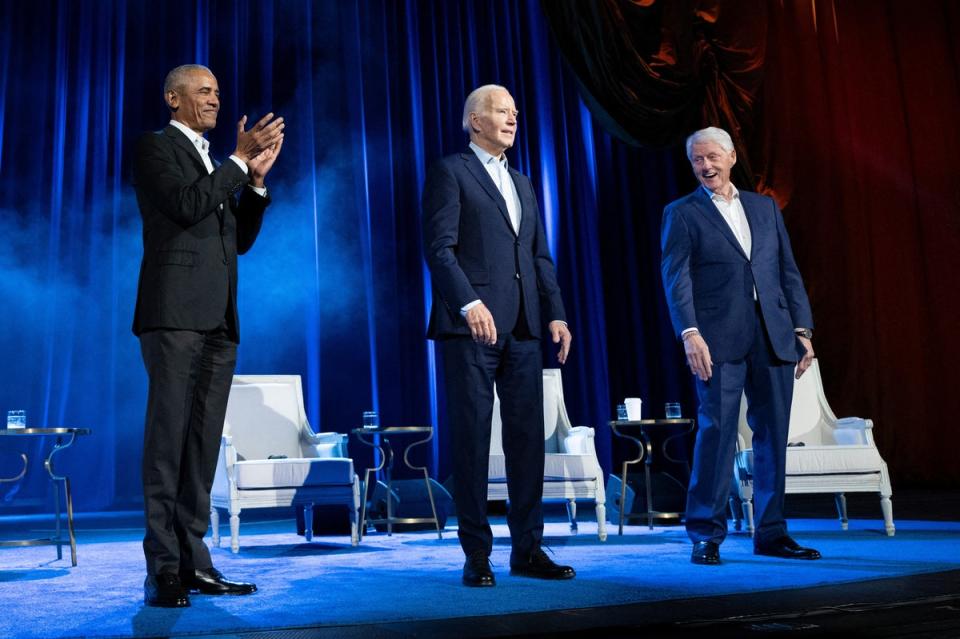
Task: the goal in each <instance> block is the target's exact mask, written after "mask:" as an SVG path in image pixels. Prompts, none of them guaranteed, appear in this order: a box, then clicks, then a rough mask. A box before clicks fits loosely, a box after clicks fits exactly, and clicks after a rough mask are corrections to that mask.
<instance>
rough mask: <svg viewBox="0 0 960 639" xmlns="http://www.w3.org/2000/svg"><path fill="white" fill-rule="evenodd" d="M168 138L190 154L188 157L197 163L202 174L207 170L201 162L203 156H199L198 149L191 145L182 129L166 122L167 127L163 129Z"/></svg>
mask: <svg viewBox="0 0 960 639" xmlns="http://www.w3.org/2000/svg"><path fill="white" fill-rule="evenodd" d="M163 132H164V133H165V134H166V135H167V137H168V138H170V139H171V140H173V143H174V144H176V145H179V146H180V148H182V149H183V150H185V151H186V152H187V153H189V154H190V157H192V158H193V160H194V161H195V162H196V163H197V165H199V167H200V170H201V171H203V173H204V174H206V172H207V166H206V165H205V164H204V163H203V158H202V157H200V151H198V150H197V147H195V146H193V142H191V141H190V140H188V139H187V136H185V135H184V134H183V131H181V130H179V129H178V128H177V127H175V126H173V125H172V124H168V125H167V127H166V128H165V129H164V130H163Z"/></svg>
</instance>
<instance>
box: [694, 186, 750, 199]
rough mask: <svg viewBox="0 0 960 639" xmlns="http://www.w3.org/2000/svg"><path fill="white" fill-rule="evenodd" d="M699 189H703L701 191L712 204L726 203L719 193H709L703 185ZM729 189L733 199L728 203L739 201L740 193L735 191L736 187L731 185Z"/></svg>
mask: <svg viewBox="0 0 960 639" xmlns="http://www.w3.org/2000/svg"><path fill="white" fill-rule="evenodd" d="M700 188H701V189H703V191H704V192H705V193H706V194H707V197H708V198H710V199H711V200H713V201H714V202H723V203H724V204H726V203H727V201H726V199H724V197H723V196H722V195H720V194H719V193H714V192H713V191H711V190H710V189H708V188H707V187H705V186H703V185H701V186H700ZM730 189H731V190H732V191H733V197H732V198H730V201H731V202H732V201H733V200H739V199H740V191H738V190H737V187H735V186H734V185H733V184H731V185H730Z"/></svg>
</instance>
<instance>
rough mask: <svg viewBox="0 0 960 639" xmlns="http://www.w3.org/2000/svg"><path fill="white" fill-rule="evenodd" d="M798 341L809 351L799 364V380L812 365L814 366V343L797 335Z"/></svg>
mask: <svg viewBox="0 0 960 639" xmlns="http://www.w3.org/2000/svg"><path fill="white" fill-rule="evenodd" d="M797 339H798V340H800V343H801V344H803V347H804V348H805V349H807V352H806V354H805V355H804V356H803V359H801V360H800V361H799V362H797V379H800V376H801V375H803V374H804V373H805V372H806V371H807V369H808V368H810V365H811V364H813V358H814V354H813V342H812V341H810V340H809V339H807V338H806V337H803V336H802V335H797Z"/></svg>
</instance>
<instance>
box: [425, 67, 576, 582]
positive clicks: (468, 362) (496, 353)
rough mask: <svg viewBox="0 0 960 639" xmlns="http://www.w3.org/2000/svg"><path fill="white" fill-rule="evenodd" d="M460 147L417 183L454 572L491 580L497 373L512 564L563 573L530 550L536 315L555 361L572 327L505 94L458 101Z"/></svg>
mask: <svg viewBox="0 0 960 639" xmlns="http://www.w3.org/2000/svg"><path fill="white" fill-rule="evenodd" d="M463 111H464V112H463V130H464V131H465V132H466V133H468V134H469V135H470V148H468V149H466V150H465V151H463V152H462V153H457V154H455V155H451V156H448V157H445V158H443V159H442V160H440V161H439V162H437V163H436V164H434V165H433V166H432V167H431V168H430V171H429V172H428V175H427V179H426V183H425V185H424V187H423V241H424V251H425V253H426V260H427V265H428V266H429V268H430V273H431V275H432V278H433V310H432V312H431V316H430V325H429V328H428V329H427V337H428V338H430V339H435V340H438V341H439V343H440V346H441V352H442V356H443V364H444V366H443V368H444V378H445V382H446V392H447V410H448V416H449V422H450V428H451V432H452V444H453V451H454V453H453V456H454V460H453V461H454V481H455V484H456V487H455V493H456V495H455V497H456V503H457V521H458V524H459V532H458V534H459V537H460V545H461V547H462V548H463V551H464V553H465V554H466V557H467V559H466V562H465V564H464V567H463V583H464V584H465V585H467V586H493V585H494V583H495V579H494V575H493V571H492V570H491V569H490V561H489V556H490V551H491V550H492V548H493V534H492V532H491V530H490V524H489V522H488V520H487V465H488V460H489V454H490V427H491V419H492V415H493V391H494V382H496V388H497V393H498V394H499V396H500V406H501V408H500V414H501V421H502V424H503V450H504V455H505V457H506V465H507V488H508V492H509V495H510V512H509V514H508V515H507V523H508V525H509V528H510V538H511V543H512V551H511V554H510V571H511V574H520V575H525V576H529V577H537V578H541V579H570V578H572V577H573V576H574V571H573V569H572V568H571V567H569V566H559V565H557V564H556V563H554V562H553V561H552V560H551V559H550V558H549V557H548V556H547V555H546V554H545V553H544V551H543V550H542V549H541V540H542V538H543V511H542V504H541V502H542V498H543V465H544V441H543V381H542V355H541V350H540V336H541V322H542V321H546V322H549V331H550V334H551V336H552V339H553V341H554V343H558V344H560V352H559V355H558V360H559V361H560V363H561V364H562V363H563V362H564V361H566V358H567V353H568V352H569V350H570V341H571V339H572V338H571V335H570V331H569V330H568V328H567V323H566V321H565V319H566V314H565V313H564V310H563V300H562V299H561V297H560V288H559V286H558V285H557V277H556V272H555V270H554V265H553V260H552V259H551V257H550V253H549V251H548V250H547V242H546V237H545V235H544V230H543V224H542V222H541V221H540V212H539V209H538V208H537V199H536V195H535V194H534V191H533V186H532V185H531V183H530V180H529V179H528V178H527V177H526V176H524V175H522V174H521V173H519V172H517V171H516V170H514V169H512V168H509V167H508V166H507V160H506V155H504V151H506V150H507V149H509V148H510V147H512V146H513V141H514V136H515V135H516V130H517V110H516V106H515V105H514V101H513V98H512V97H511V96H510V93H509V92H508V91H507V90H506V89H504V88H503V87H501V86H496V85H487V86H483V87H480V88H479V89H476V90H475V91H473V92H472V93H471V94H470V95H469V96H468V97H467V100H466V104H465V105H464V110H463Z"/></svg>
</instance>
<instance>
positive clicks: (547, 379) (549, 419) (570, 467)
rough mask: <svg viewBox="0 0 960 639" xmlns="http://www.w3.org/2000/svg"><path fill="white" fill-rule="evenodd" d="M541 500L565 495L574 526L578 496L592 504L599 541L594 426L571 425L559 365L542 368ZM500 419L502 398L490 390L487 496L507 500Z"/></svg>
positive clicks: (602, 523)
mask: <svg viewBox="0 0 960 639" xmlns="http://www.w3.org/2000/svg"><path fill="white" fill-rule="evenodd" d="M543 422H544V423H543V430H544V432H543V436H544V443H545V446H546V458H545V460H544V477H543V498H544V500H548V499H549V500H560V499H562V500H565V501H566V502H567V514H568V516H569V518H570V529H571V530H572V531H573V532H576V531H577V502H576V500H577V499H592V500H594V501H595V503H596V515H597V527H598V532H599V537H600V541H606V539H607V514H606V496H605V493H604V485H603V471H602V470H601V468H600V463H599V462H598V461H597V450H596V447H595V445H594V442H593V437H594V431H593V429H592V428H590V427H588V426H572V425H571V424H570V418H569V417H568V416H567V408H566V406H565V405H564V402H563V382H562V379H561V377H560V369H558V368H548V369H545V370H544V371H543ZM501 431H502V424H501V422H500V398H499V396H498V395H497V394H496V389H494V403H493V425H492V430H491V434H490V466H489V470H488V474H487V499H489V500H491V501H505V500H506V499H507V471H506V462H505V458H504V456H503V439H502V435H501Z"/></svg>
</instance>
